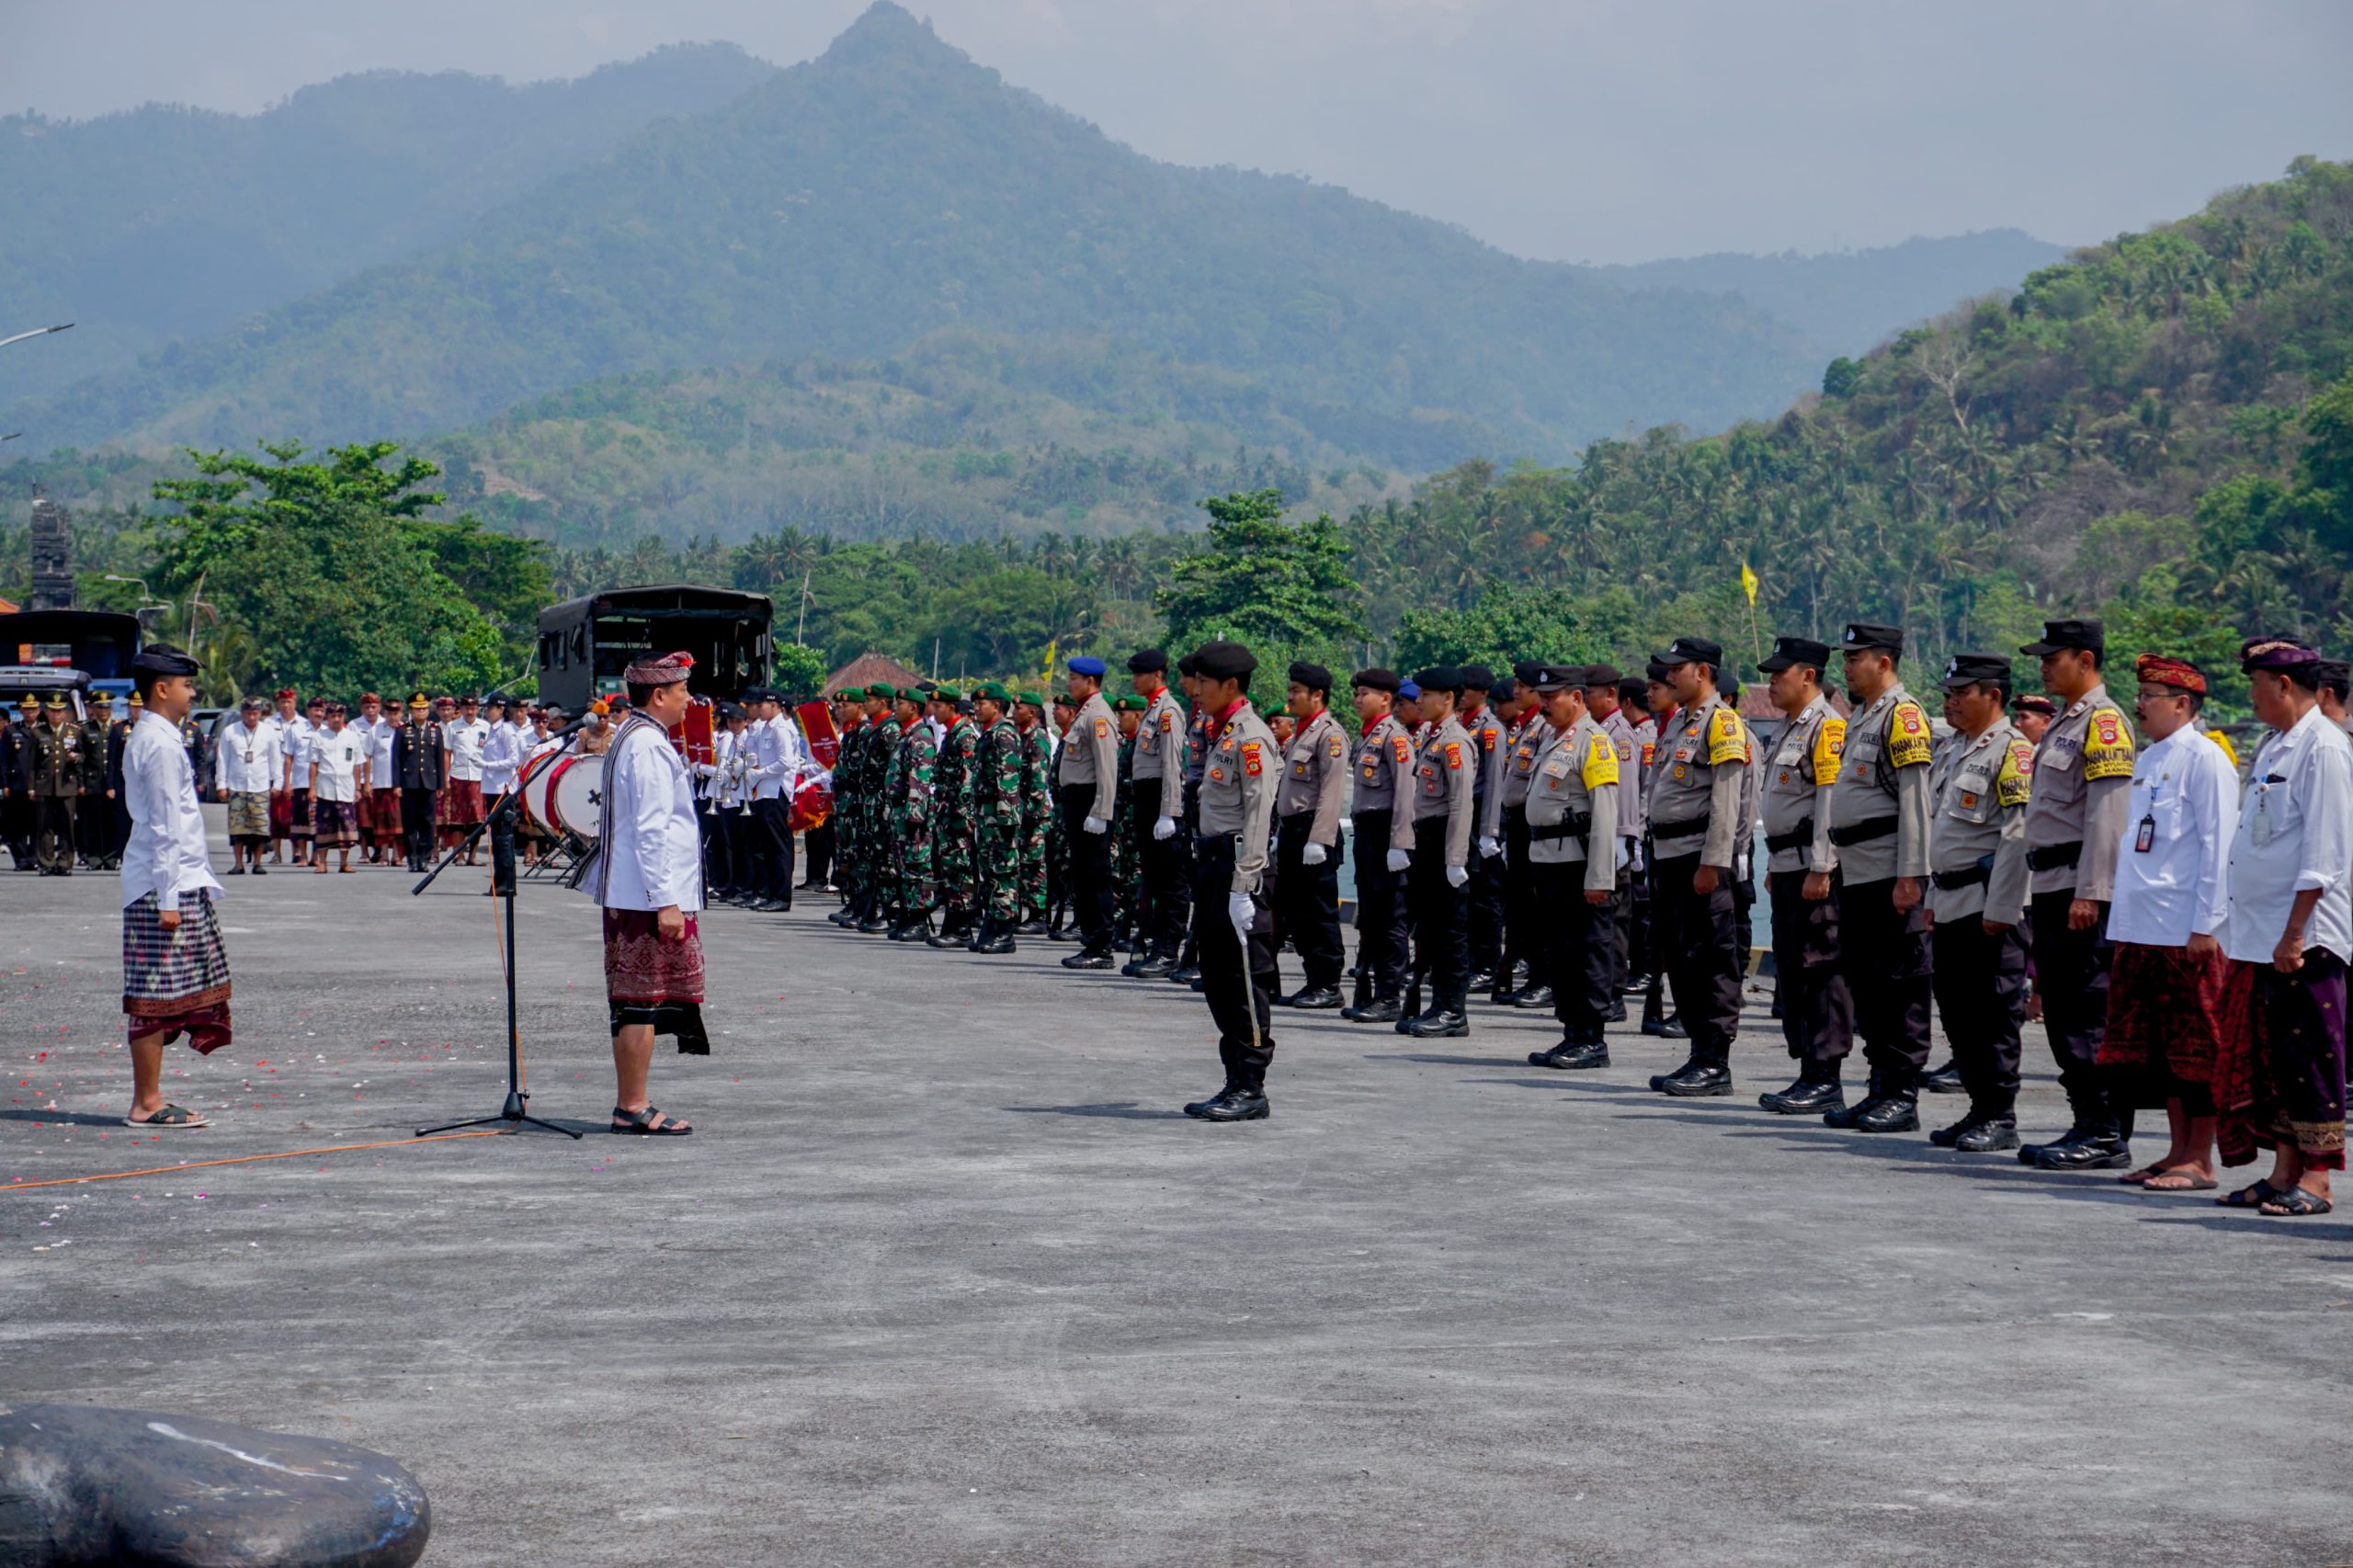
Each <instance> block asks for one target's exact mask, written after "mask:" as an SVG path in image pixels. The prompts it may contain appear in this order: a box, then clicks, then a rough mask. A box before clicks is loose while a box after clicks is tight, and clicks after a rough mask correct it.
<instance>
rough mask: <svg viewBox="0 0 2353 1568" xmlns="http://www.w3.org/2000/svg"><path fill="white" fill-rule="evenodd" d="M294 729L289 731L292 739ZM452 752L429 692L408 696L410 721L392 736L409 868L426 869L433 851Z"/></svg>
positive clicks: (402, 832)
mask: <svg viewBox="0 0 2353 1568" xmlns="http://www.w3.org/2000/svg"><path fill="white" fill-rule="evenodd" d="M291 734H292V732H291V730H290V731H289V736H291ZM448 757H449V753H448V750H447V746H446V744H445V743H444V742H443V740H442V738H441V726H440V725H438V724H437V723H435V722H433V705H432V704H431V703H430V702H427V701H426V699H425V693H423V692H421V691H420V692H416V693H414V694H413V695H411V697H410V698H409V699H408V722H407V723H405V724H403V725H402V726H401V730H400V733H398V734H396V735H394V736H393V737H392V779H393V781H394V783H395V784H397V785H398V787H399V789H400V792H401V838H402V841H403V842H404V844H405V845H406V846H407V849H408V869H410V870H412V871H422V870H424V869H425V863H426V860H427V859H429V858H431V857H432V854H433V798H434V796H435V795H436V794H438V792H439V791H440V789H441V780H442V776H443V775H444V774H445V773H447V772H448V771H449V765H448Z"/></svg>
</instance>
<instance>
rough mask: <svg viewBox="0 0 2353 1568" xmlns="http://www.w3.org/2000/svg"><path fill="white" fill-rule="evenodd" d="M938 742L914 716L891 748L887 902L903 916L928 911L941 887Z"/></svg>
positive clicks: (907, 917)
mask: <svg viewBox="0 0 2353 1568" xmlns="http://www.w3.org/2000/svg"><path fill="white" fill-rule="evenodd" d="M938 766H939V748H938V745H936V744H934V743H933V741H932V738H931V729H930V726H928V725H926V724H925V723H924V722H922V721H920V720H918V721H916V722H915V723H912V724H910V725H908V726H907V728H906V731H905V733H904V734H902V735H900V737H899V744H898V746H897V748H896V749H895V750H894V751H892V754H891V777H890V839H889V843H890V845H891V847H892V859H893V865H894V867H895V870H894V873H893V875H892V889H891V903H892V908H893V910H894V911H895V912H896V913H897V915H899V917H900V918H901V919H903V920H919V919H923V918H925V917H926V916H927V915H930V913H931V910H932V907H933V906H934V905H935V904H937V903H938V902H939V887H938V883H937V882H936V881H934V880H933V876H932V831H933V828H934V825H935V823H936V818H935V816H934V814H933V812H934V809H935V806H936V804H937V802H936V801H934V799H933V782H934V775H935V774H936V772H937V771H938Z"/></svg>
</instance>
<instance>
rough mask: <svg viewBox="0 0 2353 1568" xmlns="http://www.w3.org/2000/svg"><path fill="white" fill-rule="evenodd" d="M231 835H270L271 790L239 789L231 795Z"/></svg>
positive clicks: (250, 836)
mask: <svg viewBox="0 0 2353 1568" xmlns="http://www.w3.org/2000/svg"><path fill="white" fill-rule="evenodd" d="M229 836H230V837H232V838H267V837H268V836H269V791H268V790H239V791H237V792H236V793H234V794H233V795H231V796H230V797H229Z"/></svg>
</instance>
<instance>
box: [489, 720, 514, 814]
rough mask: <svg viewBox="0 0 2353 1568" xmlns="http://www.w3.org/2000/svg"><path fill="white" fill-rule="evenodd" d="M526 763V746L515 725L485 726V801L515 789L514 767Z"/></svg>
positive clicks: (503, 722) (499, 723) (496, 724)
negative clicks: (523, 761)
mask: <svg viewBox="0 0 2353 1568" xmlns="http://www.w3.org/2000/svg"><path fill="white" fill-rule="evenodd" d="M522 760H523V743H522V741H521V740H520V738H518V737H517V735H516V733H515V726H514V725H512V724H509V723H506V722H505V721H503V720H502V721H501V722H498V723H495V724H488V725H485V726H484V733H483V738H482V792H483V797H484V798H485V799H489V798H491V797H494V796H498V795H503V794H505V793H506V791H507V790H511V789H513V788H514V787H515V767H516V765H517V763H519V762H521V761H522Z"/></svg>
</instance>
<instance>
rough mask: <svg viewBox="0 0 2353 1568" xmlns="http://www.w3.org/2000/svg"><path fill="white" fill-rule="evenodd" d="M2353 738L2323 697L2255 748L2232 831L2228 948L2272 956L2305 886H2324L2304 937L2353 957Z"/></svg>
mask: <svg viewBox="0 0 2353 1568" xmlns="http://www.w3.org/2000/svg"><path fill="white" fill-rule="evenodd" d="M2348 881H2353V744H2348V743H2347V740H2346V738H2345V732H2344V731H2342V730H2340V729H2338V728H2337V727H2336V725H2334V724H2332V723H2330V722H2328V716H2327V715H2326V714H2325V713H2323V712H2322V711H2321V710H2320V709H2319V708H2318V707H2317V706H2315V707H2314V708H2313V710H2311V711H2310V712H2308V713H2306V714H2305V715H2304V716H2303V717H2302V718H2301V719H2299V720H2297V721H2296V722H2295V723H2294V724H2292V725H2290V727H2289V728H2288V729H2286V730H2284V731H2282V732H2280V733H2278V734H2275V735H2273V736H2271V737H2270V738H2269V739H2268V740H2266V741H2265V742H2264V743H2263V744H2262V746H2261V747H2260V748H2259V749H2257V750H2256V754H2255V767H2254V768H2253V769H2252V770H2251V771H2250V772H2249V773H2248V775H2247V786H2246V794H2245V796H2244V797H2243V798H2242V799H2241V800H2240V801H2239V826H2238V832H2237V834H2236V835H2234V837H2233V838H2232V840H2231V869H2230V900H2231V917H2230V920H2229V921H2228V922H2227V923H2226V924H2225V925H2224V926H2223V927H2222V950H2223V952H2225V953H2227V954H2228V955H2229V956H2230V957H2232V958H2234V959H2236V960H2240V961H2242V962H2245V963H2269V962H2270V961H2271V953H2272V949H2275V948H2277V947H2278V946H2279V938H2280V937H2283V936H2285V935H2287V932H2288V915H2289V911H2290V909H2291V908H2292V907H2293V906H2294V904H2295V902H2296V894H2297V893H2298V892H2302V891H2303V890H2304V889H2307V888H2318V889H2320V890H2321V894H2320V902H2319V903H2317V904H2315V905H2313V913H2312V918H2311V919H2310V920H2308V921H2306V922H2305V925H2304V946H2306V947H2308V948H2325V949H2328V950H2329V951H2330V952H2332V953H2335V954H2336V956H2337V957H2338V958H2340V959H2347V958H2353V899H2348V896H2347V882H2348Z"/></svg>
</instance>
